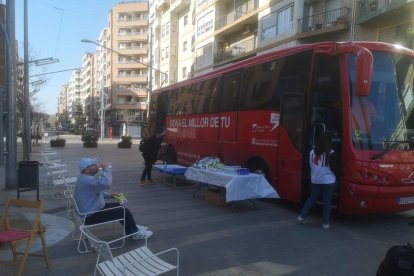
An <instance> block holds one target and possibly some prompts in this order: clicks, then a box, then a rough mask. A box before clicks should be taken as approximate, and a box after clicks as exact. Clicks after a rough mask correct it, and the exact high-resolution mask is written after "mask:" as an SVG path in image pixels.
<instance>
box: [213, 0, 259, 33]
mask: <svg viewBox="0 0 414 276" xmlns="http://www.w3.org/2000/svg"><path fill="white" fill-rule="evenodd" d="M258 6H259V1H258V0H250V1H248V2H246V3H245V4H243V5H241V6H239V7H237V8H236V9H232V10H229V11H227V14H226V15H225V16H224V17H222V18H220V19H218V20H217V21H216V22H215V31H217V30H219V29H221V28H223V27H225V26H228V25H231V24H233V23H234V22H235V21H237V20H238V19H241V18H243V17H245V16H246V18H247V17H249V14H250V13H251V12H253V11H255V10H257V8H258ZM256 21H257V20H256Z"/></svg>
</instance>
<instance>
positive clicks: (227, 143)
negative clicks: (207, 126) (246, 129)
mask: <svg viewBox="0 0 414 276" xmlns="http://www.w3.org/2000/svg"><path fill="white" fill-rule="evenodd" d="M240 75H241V74H240V71H237V72H232V73H230V74H227V75H224V76H223V78H222V85H221V97H220V99H221V103H220V110H219V116H218V117H217V118H214V122H213V123H214V124H215V125H216V126H218V153H217V154H218V155H217V156H218V157H219V158H220V159H222V162H226V163H230V164H231V163H235V162H236V161H237V158H238V157H237V156H238V149H237V144H236V143H235V142H236V141H237V119H238V117H237V109H238V103H239V89H240ZM224 156H225V157H226V158H225V159H223V158H224Z"/></svg>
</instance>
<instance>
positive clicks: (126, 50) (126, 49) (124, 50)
mask: <svg viewBox="0 0 414 276" xmlns="http://www.w3.org/2000/svg"><path fill="white" fill-rule="evenodd" d="M118 50H119V51H120V52H121V54H123V55H130V54H131V52H133V53H134V54H136V55H146V54H147V53H148V46H122V47H119V49H118Z"/></svg>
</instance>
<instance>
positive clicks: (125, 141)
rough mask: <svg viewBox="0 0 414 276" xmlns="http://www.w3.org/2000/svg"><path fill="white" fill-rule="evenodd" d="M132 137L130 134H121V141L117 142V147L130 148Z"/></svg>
mask: <svg viewBox="0 0 414 276" xmlns="http://www.w3.org/2000/svg"><path fill="white" fill-rule="evenodd" d="M131 145H132V137H131V136H130V135H123V136H121V142H119V143H118V148H131Z"/></svg>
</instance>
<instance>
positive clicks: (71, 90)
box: [66, 70, 82, 124]
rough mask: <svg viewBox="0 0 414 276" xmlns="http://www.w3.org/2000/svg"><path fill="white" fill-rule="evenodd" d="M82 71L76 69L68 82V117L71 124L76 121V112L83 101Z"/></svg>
mask: <svg viewBox="0 0 414 276" xmlns="http://www.w3.org/2000/svg"><path fill="white" fill-rule="evenodd" d="M81 74H82V71H81V70H74V71H73V72H72V74H71V76H70V80H69V82H68V84H67V88H66V89H67V112H68V119H69V122H70V123H71V124H74V123H75V117H76V112H77V111H78V109H79V107H80V106H82V102H81V84H82V77H81Z"/></svg>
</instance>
